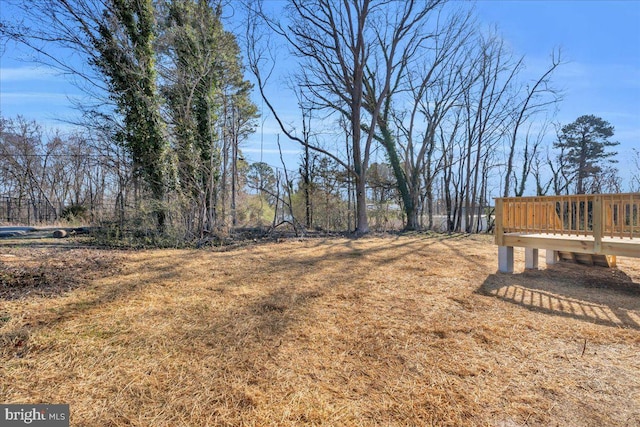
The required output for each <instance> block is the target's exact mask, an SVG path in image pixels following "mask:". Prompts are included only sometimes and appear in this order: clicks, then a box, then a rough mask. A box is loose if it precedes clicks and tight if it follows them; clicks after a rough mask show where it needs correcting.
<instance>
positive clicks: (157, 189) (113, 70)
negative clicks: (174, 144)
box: [93, 0, 166, 230]
mask: <svg viewBox="0 0 640 427" xmlns="http://www.w3.org/2000/svg"><path fill="white" fill-rule="evenodd" d="M111 3H112V4H111V7H110V8H108V9H106V10H105V12H104V17H105V19H104V20H103V21H101V22H100V24H99V28H98V34H99V38H96V39H93V43H94V45H95V48H96V50H97V51H98V52H99V55H98V57H97V59H96V60H95V64H94V65H96V66H97V67H98V69H100V71H102V73H103V74H104V75H105V76H106V77H107V80H108V82H107V83H108V86H109V92H110V96H111V98H112V99H113V101H114V102H115V103H116V105H117V108H118V111H119V112H120V113H121V114H122V116H123V119H124V129H123V130H122V131H120V132H119V135H118V138H119V139H120V141H121V142H122V143H124V145H125V146H126V147H127V148H128V150H129V151H130V153H131V156H132V159H133V162H134V165H135V166H136V167H137V168H138V170H139V172H140V173H141V174H142V176H143V177H144V179H145V181H146V183H147V184H148V186H149V188H150V189H151V193H152V196H153V197H154V198H155V199H156V200H159V201H161V200H163V198H164V195H165V179H164V175H165V152H166V140H165V138H164V135H163V127H164V125H163V120H162V118H161V116H160V102H159V99H158V94H157V88H156V71H155V51H154V46H153V42H154V40H155V34H154V31H155V28H154V27H155V24H154V23H155V19H154V8H153V2H152V0H112V1H111ZM154 213H155V216H156V222H157V226H158V229H159V230H162V228H163V227H164V217H165V213H164V212H162V211H157V212H154Z"/></svg>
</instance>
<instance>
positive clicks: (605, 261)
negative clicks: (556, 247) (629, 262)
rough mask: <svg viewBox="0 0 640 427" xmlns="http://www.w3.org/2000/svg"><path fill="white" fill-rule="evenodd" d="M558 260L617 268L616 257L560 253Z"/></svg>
mask: <svg viewBox="0 0 640 427" xmlns="http://www.w3.org/2000/svg"><path fill="white" fill-rule="evenodd" d="M558 258H559V259H560V261H569V262H575V263H577V264H584V265H597V266H600V267H608V268H615V267H616V256H615V255H602V254H581V253H576V252H566V251H558Z"/></svg>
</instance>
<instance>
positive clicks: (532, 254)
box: [524, 248, 538, 270]
mask: <svg viewBox="0 0 640 427" xmlns="http://www.w3.org/2000/svg"><path fill="white" fill-rule="evenodd" d="M524 268H526V269H527V270H537V269H538V248H524Z"/></svg>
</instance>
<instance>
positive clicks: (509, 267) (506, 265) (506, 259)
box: [498, 246, 513, 273]
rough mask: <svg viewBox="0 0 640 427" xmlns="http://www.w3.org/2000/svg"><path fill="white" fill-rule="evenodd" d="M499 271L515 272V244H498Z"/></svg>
mask: <svg viewBox="0 0 640 427" xmlns="http://www.w3.org/2000/svg"><path fill="white" fill-rule="evenodd" d="M498 271H500V272H501V273H513V246H498Z"/></svg>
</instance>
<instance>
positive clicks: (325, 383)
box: [0, 234, 640, 426]
mask: <svg viewBox="0 0 640 427" xmlns="http://www.w3.org/2000/svg"><path fill="white" fill-rule="evenodd" d="M21 250H22V248H21ZM25 251H26V253H29V251H27V250H26V249H25ZM63 252H64V251H61V253H63ZM64 253H65V255H64V257H67V258H69V257H71V258H75V259H78V260H81V259H84V258H86V256H85V255H82V254H85V253H84V252H82V250H79V252H76V250H70V251H66V252H64ZM67 253H71V254H75V255H71V256H69V255H67ZM105 254H108V252H106V253H105ZM113 254H114V255H115V254H117V256H118V257H121V258H118V260H119V262H121V265H122V268H121V269H120V270H110V269H108V268H107V269H104V270H101V269H100V268H96V269H94V270H92V271H94V274H93V275H90V276H84V278H83V279H82V280H80V282H82V286H77V287H75V288H74V289H71V290H68V291H66V292H64V293H63V294H62V295H49V296H48V297H46V298H44V297H42V296H35V295H34V296H33V297H23V298H20V299H15V300H5V301H2V302H0V304H2V305H1V306H0V339H1V340H2V341H1V343H2V345H3V348H4V349H5V350H6V351H3V352H2V353H0V359H1V366H2V374H3V375H2V376H0V393H1V394H2V396H3V400H4V401H6V402H60V403H69V404H70V405H71V417H72V423H73V425H78V426H93V425H104V426H125V425H140V426H147V425H148V426H151V425H153V426H176V425H216V426H243V425H245V426H252V425H261V426H263V425H278V426H303V425H304V426H306V425H327V426H333V425H355V426H369V425H371V426H373V425H385V426H407V425H437V426H443V425H444V426H447V425H448V426H466V425H468V426H476V425H477V426H486V425H494V426H516V425H530V426H547V425H563V426H602V425H638V424H639V423H640V360H639V359H638V354H640V295H638V292H637V287H638V285H639V284H640V261H639V260H636V259H630V258H623V259H619V260H618V265H619V270H617V271H616V270H608V269H604V268H588V267H584V266H577V265H576V266H573V265H570V266H569V265H559V266H554V267H553V268H550V269H548V270H547V269H545V270H540V271H535V272H530V271H526V272H525V271H523V264H524V260H523V254H521V253H520V252H518V251H516V268H517V271H516V274H513V275H504V274H498V273H496V269H497V248H496V247H495V246H494V245H493V244H492V243H491V239H490V238H488V237H482V236H472V237H461V236H454V237H449V236H435V237H434V236H424V235H419V234H418V235H412V236H387V237H376V238H365V239H358V240H351V239H344V238H339V239H294V240H288V241H283V242H279V243H269V244H260V245H249V246H246V247H243V248H240V249H237V250H233V251H226V252H214V251H210V250H153V251H137V252H126V253H115V252H114V253H113ZM10 255H21V254H18V253H17V252H16V253H13V254H10ZM56 256H57V255H56V254H55V253H52V254H49V256H47V257H43V258H40V262H43V260H44V259H47V260H48V259H49V258H50V257H53V258H55V257H56ZM61 256H62V255H61ZM17 258H18V259H17V260H14V261H12V262H13V264H12V265H13V267H15V268H21V267H19V266H23V267H24V268H26V266H28V265H31V266H33V267H35V266H37V264H38V261H36V260H31V261H29V260H28V259H26V258H25V260H24V261H23V260H22V258H24V257H21V256H18V257H17ZM541 261H542V259H541ZM31 262H34V264H30V263H31ZM79 262H80V261H79ZM94 263H95V262H94ZM8 264H10V263H8ZM541 265H544V262H543V261H542V262H541ZM87 269H88V270H89V268H87Z"/></svg>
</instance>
